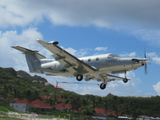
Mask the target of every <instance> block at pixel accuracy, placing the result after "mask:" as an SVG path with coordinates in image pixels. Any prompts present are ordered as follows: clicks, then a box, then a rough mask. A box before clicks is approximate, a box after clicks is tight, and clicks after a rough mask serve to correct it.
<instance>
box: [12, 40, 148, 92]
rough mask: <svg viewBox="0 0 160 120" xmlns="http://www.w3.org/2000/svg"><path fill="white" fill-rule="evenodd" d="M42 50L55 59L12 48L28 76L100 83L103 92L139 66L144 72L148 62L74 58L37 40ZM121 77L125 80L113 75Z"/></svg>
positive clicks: (55, 45) (54, 45)
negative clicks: (24, 63) (23, 61)
mask: <svg viewBox="0 0 160 120" xmlns="http://www.w3.org/2000/svg"><path fill="white" fill-rule="evenodd" d="M37 42H38V43H40V44H41V45H42V46H44V47H45V48H46V49H48V50H49V51H50V52H52V53H53V55H52V56H53V57H54V58H55V59H44V58H45V56H43V55H41V54H40V53H38V51H34V50H30V49H27V48H24V47H21V46H12V47H13V48H15V49H17V50H19V51H21V52H23V53H24V54H25V57H26V61H27V64H28V67H29V70H30V72H31V73H42V74H46V75H52V76H65V77H76V79H77V80H78V81H81V80H82V79H85V80H86V81H89V80H97V81H102V83H101V84H100V88H101V89H102V90H103V89H105V88H106V85H107V83H108V82H110V81H115V80H122V81H123V82H124V83H127V82H128V80H129V79H128V78H127V77H126V72H127V71H131V70H135V69H137V68H140V67H142V66H145V71H146V68H147V63H148V62H150V60H149V59H147V58H146V55H145V56H144V58H122V57H119V56H118V55H115V54H112V53H109V54H103V55H94V56H88V57H82V58H77V57H75V56H74V55H72V54H70V53H69V52H67V51H65V50H64V49H62V48H61V47H59V46H58V44H59V43H58V41H52V42H45V41H42V40H39V39H38V40H37ZM120 73H124V75H125V77H119V76H115V75H113V74H120Z"/></svg>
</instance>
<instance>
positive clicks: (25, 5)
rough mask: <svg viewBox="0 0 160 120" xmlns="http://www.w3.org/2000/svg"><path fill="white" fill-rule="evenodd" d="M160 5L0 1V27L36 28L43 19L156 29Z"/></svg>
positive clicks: (106, 1)
mask: <svg viewBox="0 0 160 120" xmlns="http://www.w3.org/2000/svg"><path fill="white" fill-rule="evenodd" d="M37 3H38V4H37ZM144 3H145V4H144ZM159 4H160V1H159V0H155V1H154V2H152V1H150V0H141V1H139V0H134V1H128V0H122V1H117V0H112V1H110V0H101V1H97V0H87V1H85V0H76V1H73V0H67V1H59V0H58V1H57V0H52V1H50V0H45V1H39V0H34V1H33V0H27V1H18V0H14V1H10V0H1V2H0V14H1V19H0V27H8V26H26V25H28V24H30V23H33V24H37V23H40V22H43V19H44V17H45V18H47V19H49V20H50V21H52V23H53V24H55V25H69V26H77V25H82V26H88V25H95V26H98V27H107V28H128V27H132V28H135V27H136V28H139V27H145V28H159V26H160V23H159V21H160V17H159V11H160V8H159V6H158V5H159ZM126 6H127V7H126ZM148 6H149V8H150V9H148ZM150 18H152V19H150Z"/></svg>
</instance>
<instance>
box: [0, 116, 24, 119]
mask: <svg viewBox="0 0 160 120" xmlns="http://www.w3.org/2000/svg"><path fill="white" fill-rule="evenodd" d="M0 120H22V119H19V118H12V117H1V116H0Z"/></svg>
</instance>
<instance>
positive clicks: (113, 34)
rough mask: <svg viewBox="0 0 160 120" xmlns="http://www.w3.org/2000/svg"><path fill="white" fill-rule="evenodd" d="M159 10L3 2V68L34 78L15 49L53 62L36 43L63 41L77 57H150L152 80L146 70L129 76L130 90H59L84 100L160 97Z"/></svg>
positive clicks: (145, 3)
mask: <svg viewBox="0 0 160 120" xmlns="http://www.w3.org/2000/svg"><path fill="white" fill-rule="evenodd" d="M37 3H38V4H37ZM159 5H160V1H159V0H153V1H150V0H140V1H139V0H134V1H128V0H121V1H117V0H112V1H110V0H99V1H97V0H87V1H84V0H76V1H73V0H66V1H63V0H52V1H50V0H45V1H39V0H34V1H32V0H27V1H21V0H12V1H9V0H0V14H1V18H0V59H1V62H0V66H1V67H13V68H14V69H16V70H25V71H27V72H29V70H28V67H27V64H26V61H25V58H24V55H23V54H21V53H20V52H19V51H16V50H13V49H12V48H11V47H10V46H13V45H20V46H23V47H27V48H30V49H33V50H39V51H40V53H41V54H43V55H44V56H46V57H47V58H52V56H51V55H52V54H51V53H50V52H49V51H47V50H46V49H45V48H43V46H41V45H40V44H38V43H37V42H36V39H43V40H45V41H48V42H50V41H59V46H61V47H63V48H64V49H66V50H67V51H68V52H70V53H72V54H73V55H75V56H76V57H83V56H90V55H97V54H106V53H114V54H117V55H119V56H121V57H143V56H144V51H146V53H147V57H148V58H149V59H150V60H151V63H150V64H148V75H145V74H144V68H143V67H142V68H139V69H137V70H134V71H130V72H128V73H127V76H128V77H129V78H130V79H131V80H130V81H129V82H128V83H127V84H124V83H123V82H122V81H115V82H110V83H108V85H107V88H106V89H105V90H100V88H99V86H97V85H89V84H62V83H59V86H61V87H63V88H64V89H65V90H70V91H74V92H76V93H79V94H94V95H100V96H105V95H107V94H108V93H112V94H115V95H118V96H143V97H147V96H155V95H160V76H159V71H160V67H159V66H160V29H159V28H160V23H159V21H160V16H159V13H160V8H159ZM32 75H34V74H32ZM38 75H41V74H38ZM41 76H43V77H45V78H46V79H47V80H48V81H49V82H50V83H51V84H54V85H55V84H56V83H55V80H54V78H55V79H57V80H58V81H69V82H76V79H75V78H66V77H61V76H58V77H54V78H53V77H49V76H45V75H41ZM117 76H123V74H120V75H117ZM83 82H85V81H83ZM88 83H97V82H96V81H90V82H88Z"/></svg>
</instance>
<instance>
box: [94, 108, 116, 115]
mask: <svg viewBox="0 0 160 120" xmlns="http://www.w3.org/2000/svg"><path fill="white" fill-rule="evenodd" d="M94 110H95V112H96V114H97V115H115V116H116V114H115V112H114V111H109V110H107V111H106V110H105V109H102V108H95V109H94Z"/></svg>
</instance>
